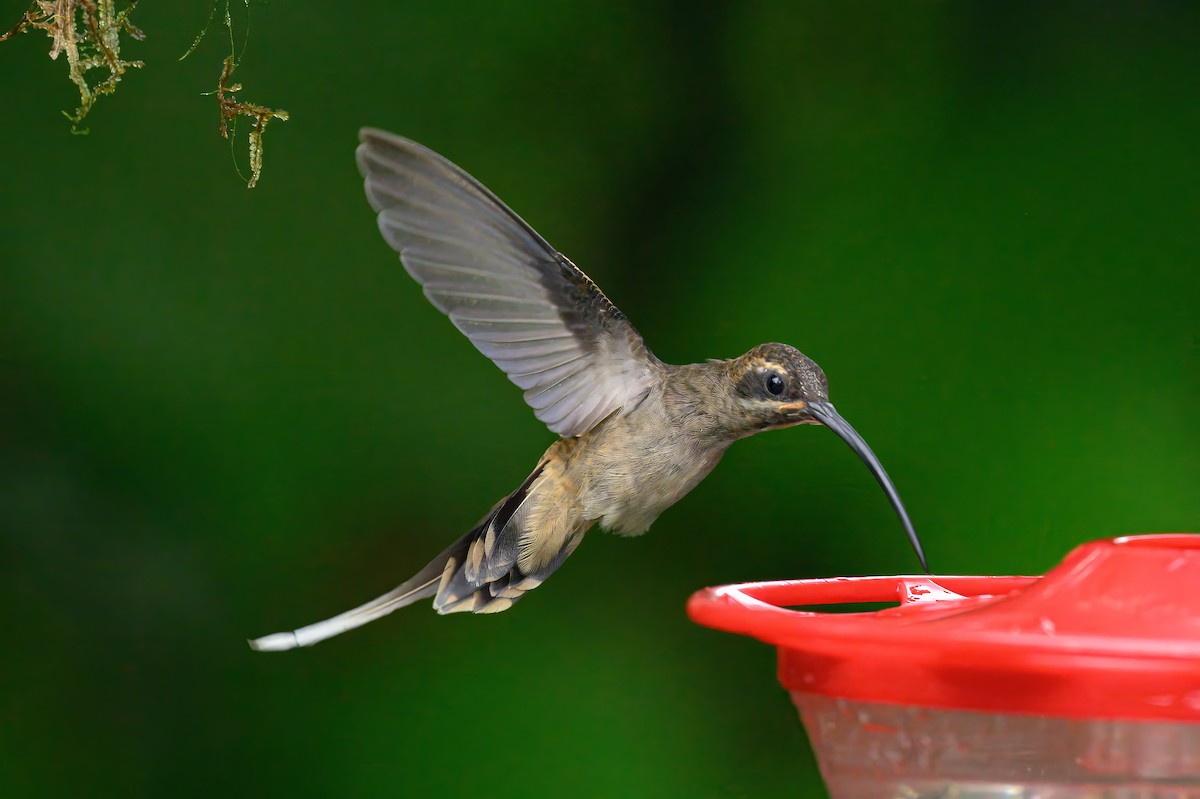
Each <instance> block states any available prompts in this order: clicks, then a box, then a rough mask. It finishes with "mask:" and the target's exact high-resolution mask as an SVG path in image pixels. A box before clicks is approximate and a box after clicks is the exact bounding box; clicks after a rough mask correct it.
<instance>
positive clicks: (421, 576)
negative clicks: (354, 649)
mask: <svg viewBox="0 0 1200 799" xmlns="http://www.w3.org/2000/svg"><path fill="white" fill-rule="evenodd" d="M481 527H482V525H481V526H480V527H476V528H475V529H474V530H472V531H471V532H469V533H467V534H466V535H464V536H463V537H462V538H460V539H458V540H457V541H455V542H454V543H453V544H451V545H450V546H449V547H448V548H447V549H446V550H445V551H444V552H442V553H441V554H440V555H438V556H437V557H436V558H434V559H433V560H431V561H429V564H428V565H426V566H425V568H423V569H421V571H419V572H417V573H416V574H415V575H413V576H412V577H411V578H409V579H408V580H406V581H405V582H403V583H401V584H400V585H398V586H396V587H395V588H393V589H392V590H391V591H388V592H387V593H386V594H384V595H383V596H379V597H376V598H375V599H372V600H371V601H370V602H367V603H365V604H362V605H359V606H358V607H356V608H354V609H353V610H348V611H346V612H345V613H339V614H338V615H336V616H334V617H333V618H330V619H326V620H325V621H319V622H317V623H316V624H310V625H308V626H306V627H301V628H300V629H298V630H293V631H291V632H287V633H272V634H271V635H264V636H263V637H262V638H254V639H252V640H250V641H249V644H250V648H251V649H254V650H256V651H259V652H279V651H282V650H284V649H295V648H296V647H300V646H312V645H313V644H315V643H318V642H319V641H324V640H325V639H326V638H332V637H333V636H335V635H341V634H342V633H344V632H347V631H349V630H353V629H354V628H356V627H361V626H363V625H364V624H366V623H367V622H372V621H375V619H378V618H381V617H383V616H386V615H388V614H389V613H391V612H392V611H394V610H399V609H400V608H403V607H406V606H408V605H411V604H413V603H414V602H419V601H420V600H422V599H425V598H426V597H431V596H433V595H434V594H436V593H437V590H438V583H439V582H440V581H441V579H442V574H443V572H445V571H447V569H446V567H447V565H449V564H451V563H454V564H456V567H457V565H458V564H461V563H462V562H463V560H464V558H465V556H466V553H467V549H468V547H470V545H471V542H472V541H473V540H474V539H475V538H476V537H477V536H478V535H479V532H480V529H481Z"/></svg>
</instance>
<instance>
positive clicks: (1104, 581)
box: [688, 534, 1200, 722]
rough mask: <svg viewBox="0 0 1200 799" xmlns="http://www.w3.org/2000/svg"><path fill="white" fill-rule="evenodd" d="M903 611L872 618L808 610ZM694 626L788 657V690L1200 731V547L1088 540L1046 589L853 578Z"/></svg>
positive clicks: (701, 603) (1188, 541)
mask: <svg viewBox="0 0 1200 799" xmlns="http://www.w3.org/2000/svg"><path fill="white" fill-rule="evenodd" d="M851 602H899V605H898V606H897V607H892V608H887V609H885V610H881V611H877V612H871V613H813V612H806V611H798V610H791V609H789V608H788V607H787V606H795V605H833V604H842V603H851ZM688 614H689V615H690V616H691V618H692V620H693V621H695V622H697V623H699V624H703V625H707V626H709V627H715V628H717V629H719V630H725V631H728V632H734V633H740V634H742V635H749V636H753V637H754V638H758V639H760V640H762V641H766V642H767V643H770V644H774V645H776V646H778V647H779V679H780V682H782V683H783V685H784V687H785V688H787V689H788V690H790V691H802V692H808V693H816V694H822V695H825V696H834V697H842V698H846V699H855V700H860V701H868V702H870V701H874V702H889V703H894V704H904V705H920V706H931V707H941V708H951V709H961V710H978V711H993V712H1002V713H1025V714H1029V713H1034V714H1043V715H1054V716H1073V717H1088V718H1125V719H1146V720H1163V721H1167V720H1173V721H1190V722H1200V535H1189V534H1178V535H1146V536H1129V537H1125V538H1114V539H1110V540H1105V541H1095V542H1092V543H1090V544H1085V545H1083V546H1081V547H1079V548H1077V549H1075V550H1074V551H1072V552H1071V553H1070V554H1069V555H1068V556H1067V557H1066V559H1065V560H1063V562H1062V563H1061V564H1060V565H1059V566H1058V567H1056V568H1055V569H1053V570H1052V571H1050V572H1048V573H1047V574H1046V575H1045V576H1044V577H1041V578H1037V577H928V576H920V577H847V578H835V579H827V580H798V581H789V582H774V583H746V584H743V585H731V586H724V587H721V588H708V589H705V590H703V591H700V592H697V593H696V594H694V595H693V596H692V597H691V599H690V600H689V602H688Z"/></svg>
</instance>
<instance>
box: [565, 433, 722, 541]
mask: <svg viewBox="0 0 1200 799" xmlns="http://www.w3.org/2000/svg"><path fill="white" fill-rule="evenodd" d="M720 457H721V453H720V452H717V453H714V454H708V453H706V454H705V455H704V456H702V457H698V458H697V457H693V458H689V459H680V458H675V457H670V455H669V454H667V453H648V457H646V458H643V459H640V462H639V463H637V465H636V467H634V468H623V467H620V466H618V467H616V468H609V469H607V470H605V472H604V473H603V475H602V476H599V477H598V479H594V480H593V481H592V484H591V486H590V488H591V490H590V491H588V492H587V493H588V495H589V496H588V500H589V501H588V502H587V503H586V507H585V513H586V515H587V517H588V518H589V519H593V520H596V521H598V522H599V524H600V526H601V527H603V528H604V529H606V530H610V531H612V532H614V533H618V534H620V535H640V534H641V533H644V532H645V531H646V529H647V528H648V527H650V525H651V524H653V523H654V520H655V519H657V518H658V516H659V514H661V513H662V512H663V511H664V510H666V509H667V508H669V507H671V506H672V505H674V504H675V503H676V502H678V501H679V500H680V499H682V498H683V496H684V495H685V494H687V493H688V492H689V491H691V490H692V489H693V488H695V487H696V484H697V483H699V482H700V481H701V480H703V479H704V477H705V476H706V475H707V474H708V473H709V472H710V471H712V469H713V467H714V466H716V465H717V461H719V460H720Z"/></svg>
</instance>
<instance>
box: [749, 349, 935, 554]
mask: <svg viewBox="0 0 1200 799" xmlns="http://www.w3.org/2000/svg"><path fill="white" fill-rule="evenodd" d="M727 366H728V369H729V378H730V380H731V381H732V386H733V394H734V402H733V415H734V416H735V417H737V418H736V420H735V421H734V426H735V427H736V429H737V432H738V433H740V434H741V435H742V436H749V435H753V434H754V433H758V432H760V431H762V430H774V429H777V428H781V427H791V426H792V425H798V424H820V425H824V426H825V427H828V428H829V429H830V430H832V431H833V432H835V433H837V435H838V437H839V438H841V439H842V440H843V441H845V442H846V443H847V444H849V445H850V448H851V449H852V450H854V452H855V453H856V454H857V455H858V457H859V458H861V459H862V461H863V463H865V464H866V465H867V468H869V469H870V470H871V474H873V475H874V476H875V479H876V480H877V481H879V485H880V486H882V487H883V490H884V493H886V494H887V497H888V500H890V501H891V504H892V507H893V508H894V509H895V511H896V513H897V514H898V515H899V516H900V521H901V523H902V524H903V525H904V531H905V532H906V533H907V534H908V539H909V541H910V542H911V543H912V546H913V549H915V550H916V553H917V557H918V558H920V560H921V566H922V567H925V553H924V552H923V551H922V549H921V542H920V540H919V539H918V538H917V533H916V530H915V529H913V525H912V521H911V520H909V518H908V512H907V511H905V510H904V505H903V504H902V503H901V502H900V495H899V494H898V493H897V492H896V487H895V486H894V485H893V484H892V480H891V478H890V477H888V475H887V472H886V471H884V469H883V464H881V463H880V462H879V458H877V457H875V453H874V452H872V451H871V448H870V447H868V446H867V442H866V441H864V440H863V437H862V436H860V435H859V434H858V433H857V432H856V431H855V429H854V428H853V427H851V426H850V423H849V422H847V421H846V420H845V419H843V418H842V417H841V415H840V414H839V413H838V412H837V410H835V409H834V407H833V405H832V403H830V402H829V381H828V380H827V379H826V377H825V372H823V371H822V370H821V367H820V366H817V364H816V362H815V361H813V360H812V359H811V358H809V357H808V356H806V355H804V354H803V353H802V352H800V351H799V350H797V349H796V348H795V347H789V346H788V345H786V344H760V345H759V346H757V347H755V348H754V349H752V350H750V351H749V352H747V353H746V354H745V355H743V356H742V357H740V358H735V359H734V360H732V361H729V362H728V364H727Z"/></svg>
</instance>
